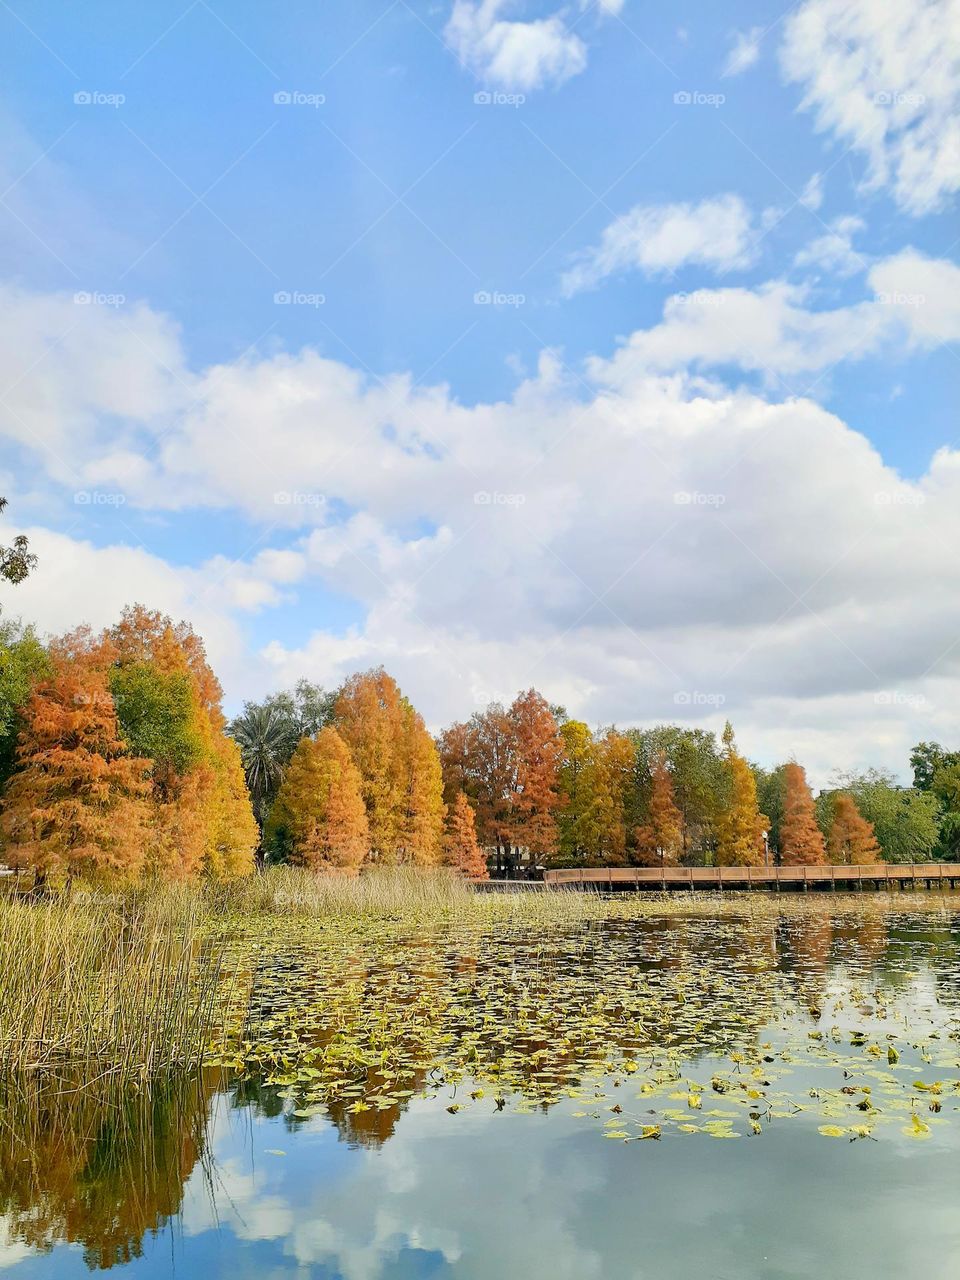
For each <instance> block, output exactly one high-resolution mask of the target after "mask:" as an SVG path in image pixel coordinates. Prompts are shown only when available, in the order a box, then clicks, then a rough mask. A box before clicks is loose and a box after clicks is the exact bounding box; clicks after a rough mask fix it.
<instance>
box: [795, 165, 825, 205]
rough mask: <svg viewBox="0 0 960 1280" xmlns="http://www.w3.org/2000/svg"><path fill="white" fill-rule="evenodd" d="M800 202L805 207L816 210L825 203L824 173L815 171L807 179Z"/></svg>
mask: <svg viewBox="0 0 960 1280" xmlns="http://www.w3.org/2000/svg"><path fill="white" fill-rule="evenodd" d="M800 203H801V204H802V205H803V207H804V208H805V209H812V210H814V211H816V210H817V209H819V208H820V206H821V205H822V204H823V174H822V173H815V174H813V175H812V177H810V178H809V179H808V180H807V183H806V186H805V187H804V188H803V191H802V192H801V193H800Z"/></svg>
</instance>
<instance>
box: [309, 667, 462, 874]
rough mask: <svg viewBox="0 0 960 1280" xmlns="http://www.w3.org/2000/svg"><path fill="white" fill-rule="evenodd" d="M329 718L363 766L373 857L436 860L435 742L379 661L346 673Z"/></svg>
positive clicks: (439, 830)
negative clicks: (374, 665) (370, 667)
mask: <svg viewBox="0 0 960 1280" xmlns="http://www.w3.org/2000/svg"><path fill="white" fill-rule="evenodd" d="M332 725H333V727H334V728H335V729H336V730H337V732H338V734H339V735H340V737H341V738H342V739H343V741H344V742H345V743H346V745H347V747H348V749H349V751H350V754H351V756H352V758H353V762H354V764H355V765H356V767H357V769H358V770H359V773H360V779H361V790H362V794H363V800H364V804H365V806H366V811H367V821H368V823H369V829H370V850H371V857H372V858H373V859H374V860H375V861H378V862H381V863H383V864H384V865H388V866H389V865H395V864H398V863H416V864H419V865H421V866H429V865H432V864H435V863H437V862H439V860H440V856H441V852H442V847H441V846H442V839H443V797H442V785H443V783H442V776H441V769H440V760H439V756H438V754H437V748H436V744H435V743H434V741H433V739H432V738H431V737H430V735H429V734H428V733H427V729H426V726H425V725H424V723H423V718H422V717H421V716H420V715H419V713H418V712H416V711H414V709H413V707H412V706H411V705H410V703H409V701H408V700H407V699H406V698H405V697H404V696H403V694H402V693H401V692H400V689H399V687H398V686H397V683H396V681H395V680H394V679H393V678H392V677H391V676H389V675H387V673H386V672H385V671H384V670H383V668H382V667H379V668H377V669H376V670H374V671H367V672H362V673H359V674H357V675H355V676H351V678H350V679H349V680H347V681H346V683H345V684H344V685H343V686H342V688H341V689H340V691H339V693H338V694H337V698H336V701H335V703H334V707H333V716H332Z"/></svg>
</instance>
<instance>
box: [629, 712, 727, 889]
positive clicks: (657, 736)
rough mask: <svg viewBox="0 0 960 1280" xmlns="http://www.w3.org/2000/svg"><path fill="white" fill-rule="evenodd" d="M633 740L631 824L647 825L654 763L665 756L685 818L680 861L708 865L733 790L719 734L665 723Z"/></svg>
mask: <svg viewBox="0 0 960 1280" xmlns="http://www.w3.org/2000/svg"><path fill="white" fill-rule="evenodd" d="M628 736H629V737H631V738H632V739H633V741H634V743H635V744H636V748H637V764H636V774H635V776H636V784H635V787H634V805H633V812H632V813H631V815H630V819H629V820H630V824H631V825H632V826H634V827H636V826H642V825H644V823H645V822H646V820H647V818H646V815H647V813H648V811H649V803H650V796H651V792H652V787H653V768H654V762H655V761H656V760H657V759H658V757H661V756H662V757H663V759H664V760H665V761H666V764H667V766H668V768H669V770H670V780H671V782H672V784H673V800H674V803H675V804H676V806H677V808H678V809H679V810H680V814H681V817H682V819H683V823H682V831H681V838H682V852H681V861H682V862H683V863H684V864H685V865H686V864H690V863H694V862H704V861H706V859H707V857H708V855H709V854H710V852H711V851H712V848H713V844H714V835H715V826H716V821H717V818H718V816H719V814H720V811H721V809H722V807H723V805H724V803H725V800H726V795H727V791H728V788H729V778H728V775H727V773H726V771H725V769H724V764H723V759H722V757H721V755H720V751H719V749H718V747H717V739H716V735H715V734H713V733H711V732H709V731H708V730H706V729H688V728H685V727H683V726H681V725H673V724H661V725H657V726H656V727H655V728H653V729H644V730H631V731H630V733H629V735H628Z"/></svg>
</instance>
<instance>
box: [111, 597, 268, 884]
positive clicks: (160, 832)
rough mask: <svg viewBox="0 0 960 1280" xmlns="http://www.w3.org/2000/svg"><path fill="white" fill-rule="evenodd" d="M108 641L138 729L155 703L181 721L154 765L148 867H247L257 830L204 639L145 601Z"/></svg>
mask: <svg viewBox="0 0 960 1280" xmlns="http://www.w3.org/2000/svg"><path fill="white" fill-rule="evenodd" d="M108 640H109V643H110V644H111V646H112V648H113V652H114V653H115V655H116V657H115V662H114V664H113V667H114V669H113V672H112V675H111V680H112V682H113V683H114V685H115V687H116V688H117V689H118V690H119V691H120V698H121V704H122V703H123V701H124V700H125V701H126V705H127V708H128V710H129V711H130V712H131V717H132V719H134V720H135V721H136V724H137V730H136V731H137V732H139V733H140V734H141V735H143V734H146V733H147V731H148V728H149V716H150V708H151V706H153V707H154V708H156V707H157V706H160V707H162V708H163V713H164V714H165V715H168V716H169V717H170V719H171V723H172V724H173V725H175V734H174V742H173V745H172V747H171V744H167V745H166V746H164V745H163V744H162V743H161V744H159V745H160V749H161V751H162V754H161V756H160V757H159V759H157V760H155V764H154V767H153V769H152V771H151V776H152V783H153V787H152V792H151V797H150V802H151V814H150V830H151V836H152V839H151V847H150V850H149V855H148V860H149V865H150V867H151V869H152V870H154V871H155V872H157V873H159V874H161V875H163V876H166V877H172V878H175V879H176V878H186V879H189V878H191V877H193V876H196V875H199V874H204V875H209V876H214V877H231V876H237V875H248V874H249V873H250V871H251V870H252V869H253V854H254V850H255V849H256V847H257V845H258V843H259V830H258V828H257V824H256V821H255V819H254V815H253V811H252V809H251V805H250V799H249V797H248V794H247V790H246V786H245V782H244V775H243V766H242V763H241V758H240V749H239V747H238V746H237V744H236V743H235V742H233V741H232V740H231V739H229V738H228V737H226V736H225V732H224V730H225V727H226V722H225V720H224V716H223V712H222V710H221V705H220V699H221V689H220V684H219V682H218V680H217V678H216V676H215V675H214V674H213V671H212V670H211V668H210V665H209V663H208V662H207V658H206V653H205V651H204V647H203V642H202V640H201V639H200V637H199V636H198V635H197V634H196V633H195V632H194V631H193V629H192V628H191V627H190V626H189V624H187V623H185V622H181V623H177V624H174V623H173V622H172V621H171V619H170V618H168V617H165V616H164V615H162V614H160V613H157V612H152V611H150V610H148V609H145V608H143V606H142V605H134V606H133V607H131V608H128V609H125V610H124V612H123V615H122V616H121V619H120V622H119V623H118V624H117V626H115V627H114V628H112V630H111V631H110V632H109V634H108ZM134 694H135V695H136V696H133V695H134ZM134 710H139V711H140V712H142V713H143V714H141V715H139V716H133V715H132V712H133V711H134ZM155 737H156V735H153V737H151V738H150V741H151V742H152V741H153V740H154V738H155Z"/></svg>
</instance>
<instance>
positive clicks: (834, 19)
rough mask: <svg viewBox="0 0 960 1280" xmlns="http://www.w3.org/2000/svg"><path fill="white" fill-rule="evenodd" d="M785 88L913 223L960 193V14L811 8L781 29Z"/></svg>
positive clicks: (883, 5)
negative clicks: (791, 85) (792, 86)
mask: <svg viewBox="0 0 960 1280" xmlns="http://www.w3.org/2000/svg"><path fill="white" fill-rule="evenodd" d="M780 60H781V65H782V68H783V72H784V75H785V77H786V78H787V80H788V81H792V82H796V83H798V84H800V85H802V87H803V92H804V96H803V100H802V103H801V106H802V107H803V108H804V109H805V110H809V111H812V112H813V113H814V116H815V118H816V122H817V127H818V128H819V129H821V130H823V131H825V132H828V133H831V134H833V135H834V136H835V137H836V139H837V141H838V142H839V143H840V145H841V146H842V147H843V148H844V149H846V148H850V149H852V150H854V151H858V152H860V153H861V154H862V155H863V156H864V157H865V158H866V161H867V179H866V185H867V187H868V188H869V189H877V188H881V187H883V188H889V190H890V192H891V194H892V196H893V198H894V199H895V200H896V202H897V204H898V205H899V206H900V208H902V209H904V210H906V211H907V212H908V213H912V214H923V213H928V212H930V211H931V210H934V209H937V208H940V207H942V206H943V205H944V204H945V203H946V201H947V199H948V198H949V197H950V196H951V195H953V194H954V193H955V192H956V191H957V190H958V189H960V75H958V67H960V4H958V3H957V0H926V2H925V3H923V4H916V5H903V4H894V3H890V2H888V0H884V2H879V0H806V2H805V3H804V4H803V5H802V6H801V7H800V8H799V9H798V10H796V12H794V13H793V14H791V15H790V17H788V18H787V20H786V22H785V24H784V38H783V44H782V46H781V50H780Z"/></svg>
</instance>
